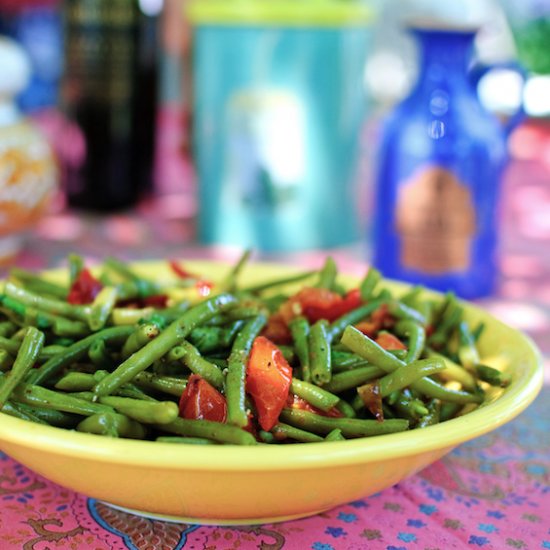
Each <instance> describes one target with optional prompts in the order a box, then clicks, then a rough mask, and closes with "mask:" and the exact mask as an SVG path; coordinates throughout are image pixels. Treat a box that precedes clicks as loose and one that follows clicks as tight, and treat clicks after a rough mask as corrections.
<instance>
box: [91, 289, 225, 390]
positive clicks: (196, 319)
mask: <svg viewBox="0 0 550 550" xmlns="http://www.w3.org/2000/svg"><path fill="white" fill-rule="evenodd" d="M235 303H236V299H235V298H234V297H233V296H231V295H229V294H219V295H218V296H214V297H213V298H209V299H208V300H205V301H204V302H201V303H199V304H197V305H196V306H194V307H192V308H191V309H190V310H189V311H186V312H185V313H184V314H183V315H182V316H181V317H180V318H179V319H178V320H177V321H174V322H173V323H172V324H171V325H170V326H169V327H167V328H166V329H165V330H164V331H162V332H161V333H160V334H159V335H158V336H157V337H156V338H155V339H154V340H151V341H150V342H149V343H148V344H147V345H145V346H144V347H142V348H141V349H139V350H138V351H136V352H135V353H134V354H133V355H131V356H130V357H128V359H126V360H125V361H124V362H122V363H121V364H120V365H119V366H118V367H117V368H116V369H115V370H114V371H113V372H112V373H110V374H109V375H108V376H106V377H105V378H104V379H103V380H101V381H100V382H98V383H97V385H96V387H95V388H94V392H95V393H96V394H97V395H98V396H100V397H103V396H106V395H109V394H110V393H113V391H115V390H116V389H117V388H119V387H120V386H122V385H123V384H125V383H126V382H129V381H130V380H132V379H133V378H134V377H135V376H136V375H137V374H138V373H140V372H142V371H144V370H145V369H147V368H148V367H150V366H151V365H152V364H153V363H154V362H155V361H156V360H157V359H160V358H161V357H162V356H163V355H164V354H166V353H168V351H169V350H170V349H172V348H173V347H174V346H175V345H177V344H178V343H180V342H181V341H182V340H183V339H184V338H186V337H187V336H188V335H189V333H190V332H191V331H192V330H193V328H195V327H196V326H197V325H199V324H201V323H204V322H205V321H207V320H208V319H209V318H210V317H212V316H213V315H215V314H216V313H218V312H219V311H220V310H224V309H227V308H229V307H231V306H233V305H234V304H235Z"/></svg>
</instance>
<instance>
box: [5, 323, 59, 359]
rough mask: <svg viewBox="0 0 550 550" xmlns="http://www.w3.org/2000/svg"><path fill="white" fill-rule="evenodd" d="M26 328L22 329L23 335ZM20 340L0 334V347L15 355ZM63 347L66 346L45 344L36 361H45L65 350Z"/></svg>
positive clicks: (19, 345)
mask: <svg viewBox="0 0 550 550" xmlns="http://www.w3.org/2000/svg"><path fill="white" fill-rule="evenodd" d="M26 330H27V329H26V328H25V329H23V332H22V334H23V336H24V334H25V332H26ZM21 342H22V340H13V339H9V338H4V337H2V336H0V349H2V350H4V351H6V352H8V353H9V354H10V355H12V356H15V355H17V352H18V351H19V348H20V347H21ZM65 349H66V348H65V347H64V346H57V345H52V346H45V347H43V348H42V349H41V351H40V353H39V355H38V358H37V362H42V361H47V360H48V359H50V358H51V357H53V356H55V355H57V354H59V353H61V352H63V351H65Z"/></svg>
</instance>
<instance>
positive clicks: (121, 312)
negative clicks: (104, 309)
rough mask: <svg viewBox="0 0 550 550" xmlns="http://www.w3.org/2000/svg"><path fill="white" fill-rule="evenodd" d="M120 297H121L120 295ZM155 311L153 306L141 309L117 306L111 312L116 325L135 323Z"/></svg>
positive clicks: (112, 321)
mask: <svg viewBox="0 0 550 550" xmlns="http://www.w3.org/2000/svg"><path fill="white" fill-rule="evenodd" d="M119 298H121V296H120V295H119ZM154 311H155V310H154V309H153V308H152V307H144V308H141V309H135V308H124V307H115V308H114V309H113V311H112V312H111V323H112V324H113V325H116V326H125V325H135V324H136V323H139V321H141V320H142V319H147V318H148V317H149V316H151V315H152V314H153V313H154Z"/></svg>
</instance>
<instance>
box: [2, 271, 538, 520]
mask: <svg viewBox="0 0 550 550" xmlns="http://www.w3.org/2000/svg"><path fill="white" fill-rule="evenodd" d="M187 264H189V269H192V270H194V271H196V272H201V273H202V274H204V275H206V276H209V275H211V276H212V278H214V279H215V278H216V277H219V276H220V275H219V274H220V273H222V274H223V271H224V266H222V265H220V264H216V263H211V262H186V266H187ZM137 269H140V270H142V271H143V273H144V274H148V275H149V276H155V275H156V274H160V273H164V272H165V270H166V267H165V266H164V264H161V263H158V262H157V263H149V264H141V265H138V266H137ZM294 271H295V268H294V269H293V268H290V267H285V266H275V265H269V264H259V265H256V266H253V267H250V268H249V269H248V270H246V272H245V273H244V274H243V275H244V276H245V278H247V280H248V282H253V281H255V282H260V281H265V280H268V279H270V278H273V277H275V276H279V275H284V274H289V273H291V272H294ZM348 282H349V283H350V284H351V283H353V282H354V278H353V277H349V278H348ZM355 282H357V280H356V279H355ZM388 286H389V287H390V288H392V289H397V290H400V289H406V288H407V287H405V286H404V285H399V284H394V283H388ZM466 313H467V318H468V320H470V321H472V322H473V323H477V322H479V321H484V322H485V323H486V330H485V331H484V333H483V335H482V338H481V341H480V348H481V353H482V356H487V355H490V356H493V357H495V358H497V360H501V361H502V362H505V363H506V364H507V365H509V367H508V368H509V369H510V370H511V372H512V373H513V381H512V383H511V384H510V386H509V387H508V388H507V389H506V390H505V391H504V392H502V394H501V395H499V396H498V397H495V396H493V398H490V399H488V402H487V403H485V404H484V405H483V406H482V407H480V408H478V409H477V410H474V411H472V412H470V413H468V414H466V415H464V416H462V417H459V418H456V419H453V420H450V421H447V422H445V423H443V424H440V425H436V426H432V427H429V428H425V429H422V430H412V431H409V432H404V433H398V434H391V435H382V436H377V437H371V438H365V439H355V440H349V441H336V442H326V443H321V444H312V443H309V444H294V445H279V446H277V445H274V446H270V445H265V446H258V447H237V446H219V447H210V446H206V447H205V446H193V445H174V444H170V443H157V442H147V441H135V440H122V439H121V440H119V439H110V438H106V437H101V436H96V435H90V434H84V433H77V432H74V431H69V430H63V429H59V428H51V427H48V426H43V425H38V424H33V423H30V422H26V421H23V420H19V419H15V418H12V417H10V416H7V415H5V414H0V447H1V448H2V450H3V451H5V452H6V453H7V454H9V455H10V456H11V457H13V458H14V459H16V460H18V461H19V462H21V463H22V464H24V465H26V466H28V467H29V468H31V469H32V470H34V471H36V472H38V473H39V474H41V475H43V476H44V477H46V478H48V479H50V480H52V481H54V482H56V483H59V484H60V485H63V486H65V487H68V488H70V489H73V490H75V491H79V492H81V493H84V494H85V495H88V496H91V497H95V498H97V499H100V500H103V501H105V502H108V503H110V504H112V505H114V506H117V507H121V508H124V509H130V510H132V511H138V512H141V513H144V514H146V515H149V516H152V517H162V518H166V519H178V520H184V521H187V522H193V523H202V524H225V525H228V524H250V523H267V522H273V521H283V520H288V519H293V518H299V517H303V516H308V515H312V514H316V513H319V512H322V511H324V510H328V509H330V508H333V507H335V506H337V505H339V504H343V503H346V502H349V501H352V500H355V499H359V498H362V497H365V496H368V495H371V494H373V493H376V492H378V491H380V490H382V489H384V488H386V487H390V486H391V485H393V484H395V483H397V482H399V481H401V480H402V479H404V478H406V477H408V476H411V475H412V474H414V473H415V472H417V471H419V470H421V469H422V468H424V467H426V466H427V465H429V464H430V463H432V462H434V461H436V460H437V459H439V458H440V457H442V456H443V455H445V454H446V453H448V452H449V451H451V450H452V449H453V448H454V447H456V446H457V445H460V444H461V443H464V442H466V441H468V440H470V439H473V438H475V437H478V436H480V435H483V434H485V433H487V432H489V431H491V430H494V429H495V428H497V427H499V426H501V425H502V424H504V423H506V422H508V421H509V420H511V419H512V418H514V417H515V416H517V415H518V414H519V413H520V412H521V411H522V410H524V409H525V408H526V407H527V406H528V405H529V404H530V403H531V401H532V400H533V399H534V398H535V396H536V395H537V393H538V392H539V390H540V388H541V386H542V381H543V376H542V365H541V361H540V357H539V354H538V352H537V350H536V348H535V347H534V346H533V344H532V343H531V341H530V340H529V339H528V338H527V337H525V336H524V335H522V334H521V333H519V332H517V331H516V330H513V329H512V328H510V327H508V326H506V325H504V324H502V323H501V322H499V321H497V320H496V319H494V318H493V317H491V316H490V315H489V314H487V313H485V312H483V311H481V310H480V309H478V308H477V307H474V306H472V305H466Z"/></svg>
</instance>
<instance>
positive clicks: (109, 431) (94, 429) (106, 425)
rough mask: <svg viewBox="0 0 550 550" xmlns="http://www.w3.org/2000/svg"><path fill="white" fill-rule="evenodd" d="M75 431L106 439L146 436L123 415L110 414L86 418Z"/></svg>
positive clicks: (138, 425) (142, 428)
mask: <svg viewBox="0 0 550 550" xmlns="http://www.w3.org/2000/svg"><path fill="white" fill-rule="evenodd" d="M76 429H77V431H79V432H86V433H92V434H97V435H105V436H108V437H128V438H132V439H144V438H145V436H146V435H147V431H146V430H145V428H144V427H143V426H142V425H141V424H140V423H139V422H137V421H135V420H132V419H131V418H128V417H127V416H125V415H123V414H117V413H112V412H104V413H98V414H94V415H91V416H88V417H87V418H85V419H84V420H83V421H82V422H80V423H79V424H78V426H77V427H76Z"/></svg>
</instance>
